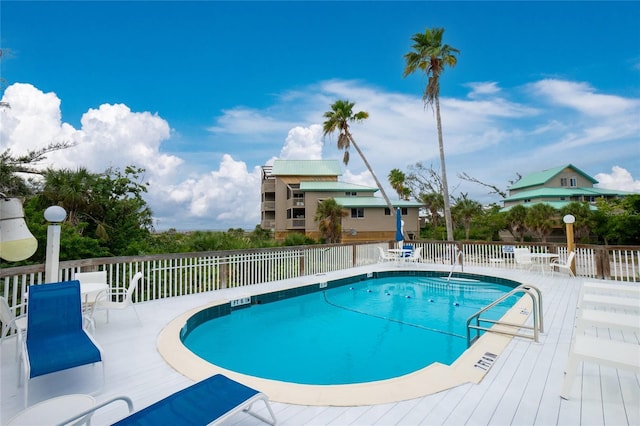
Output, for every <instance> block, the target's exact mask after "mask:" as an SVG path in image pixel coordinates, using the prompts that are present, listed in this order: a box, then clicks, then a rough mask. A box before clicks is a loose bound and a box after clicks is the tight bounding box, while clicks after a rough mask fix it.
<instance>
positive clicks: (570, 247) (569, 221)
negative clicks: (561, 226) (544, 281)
mask: <svg viewBox="0 0 640 426" xmlns="http://www.w3.org/2000/svg"><path fill="white" fill-rule="evenodd" d="M562 221H563V222H564V223H565V225H566V227H567V255H568V254H570V253H571V252H572V251H575V250H576V245H575V242H574V240H573V223H574V222H575V221H576V218H575V216H573V215H572V214H568V215H566V216H565V217H563V218H562ZM574 259H575V256H574ZM574 259H571V265H569V266H570V267H571V272H573V274H574V275H575V273H576V263H575V260H574Z"/></svg>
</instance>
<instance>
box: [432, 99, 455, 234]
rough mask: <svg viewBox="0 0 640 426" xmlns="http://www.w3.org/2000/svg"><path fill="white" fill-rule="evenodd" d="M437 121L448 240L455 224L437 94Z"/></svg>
mask: <svg viewBox="0 0 640 426" xmlns="http://www.w3.org/2000/svg"><path fill="white" fill-rule="evenodd" d="M436 123H437V126H438V148H439V149H440V169H441V170H442V192H443V194H442V197H443V198H444V221H445V224H446V226H447V241H453V225H452V222H451V203H450V202H449V185H448V184H447V168H446V166H445V162H444V144H443V142H442V121H441V120H440V97H439V96H437V95H436Z"/></svg>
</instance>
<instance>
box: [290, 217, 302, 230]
mask: <svg viewBox="0 0 640 426" xmlns="http://www.w3.org/2000/svg"><path fill="white" fill-rule="evenodd" d="M304 228H305V219H304V217H303V218H296V219H287V229H304Z"/></svg>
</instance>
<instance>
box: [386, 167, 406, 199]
mask: <svg viewBox="0 0 640 426" xmlns="http://www.w3.org/2000/svg"><path fill="white" fill-rule="evenodd" d="M387 178H388V179H389V183H390V184H391V187H392V188H393V189H394V190H395V191H396V192H397V193H398V198H399V199H401V200H408V199H409V195H411V190H410V189H409V188H407V187H406V186H405V181H406V180H407V177H406V175H405V174H404V172H403V171H401V170H400V169H393V170H391V171H390V172H389V176H387Z"/></svg>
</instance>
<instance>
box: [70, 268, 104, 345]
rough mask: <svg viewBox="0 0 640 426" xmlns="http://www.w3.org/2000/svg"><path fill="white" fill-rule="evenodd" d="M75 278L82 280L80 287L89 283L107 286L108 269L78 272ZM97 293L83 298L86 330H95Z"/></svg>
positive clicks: (83, 316) (83, 317)
mask: <svg viewBox="0 0 640 426" xmlns="http://www.w3.org/2000/svg"><path fill="white" fill-rule="evenodd" d="M74 279H76V280H78V281H80V289H81V290H82V286H83V285H87V284H90V285H92V284H104V285H105V287H106V286H107V271H106V270H104V271H94V272H76V273H75V274H74ZM97 297H98V294H97V293H88V294H86V295H85V296H83V300H82V319H83V325H84V328H85V330H89V331H91V332H92V333H93V332H94V331H95V328H96V327H95V321H94V319H93V313H94V311H95V303H96V298H97Z"/></svg>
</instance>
